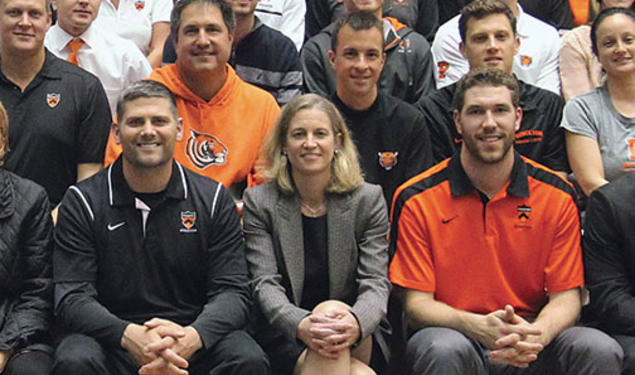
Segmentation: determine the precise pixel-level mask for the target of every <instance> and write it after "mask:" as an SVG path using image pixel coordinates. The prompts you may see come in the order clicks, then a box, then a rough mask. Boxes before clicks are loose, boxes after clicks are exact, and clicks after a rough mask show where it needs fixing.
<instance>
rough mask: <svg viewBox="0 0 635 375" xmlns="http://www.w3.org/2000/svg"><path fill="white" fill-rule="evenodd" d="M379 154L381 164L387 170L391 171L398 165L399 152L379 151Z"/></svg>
mask: <svg viewBox="0 0 635 375" xmlns="http://www.w3.org/2000/svg"><path fill="white" fill-rule="evenodd" d="M377 155H378V156H379V165H381V166H382V167H383V168H384V169H385V170H387V171H389V170H391V169H393V168H394V167H395V165H397V155H399V152H378V153H377Z"/></svg>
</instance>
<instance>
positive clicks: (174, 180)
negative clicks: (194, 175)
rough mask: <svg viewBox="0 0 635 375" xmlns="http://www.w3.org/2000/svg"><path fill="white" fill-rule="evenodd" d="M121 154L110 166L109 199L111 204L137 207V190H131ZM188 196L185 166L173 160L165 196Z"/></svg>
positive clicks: (182, 197)
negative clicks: (124, 173) (126, 178)
mask: <svg viewBox="0 0 635 375" xmlns="http://www.w3.org/2000/svg"><path fill="white" fill-rule="evenodd" d="M121 158H122V157H121V156H119V158H118V159H117V160H116V161H115V162H114V163H112V164H111V165H110V166H109V167H108V171H107V176H108V178H107V179H108V201H109V203H110V205H111V206H132V207H135V192H133V191H132V190H130V187H129V186H128V183H127V182H126V180H125V178H124V176H123V163H122V161H121ZM187 196H188V185H187V179H186V178H185V171H184V170H183V166H182V165H181V164H179V163H177V162H176V161H174V160H173V161H172V176H171V177H170V181H169V182H168V186H167V187H166V189H165V197H166V198H172V199H179V200H184V199H187Z"/></svg>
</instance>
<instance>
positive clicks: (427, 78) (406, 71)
mask: <svg viewBox="0 0 635 375" xmlns="http://www.w3.org/2000/svg"><path fill="white" fill-rule="evenodd" d="M334 29H335V25H334V24H331V25H329V26H328V27H326V28H325V29H324V30H322V31H321V32H320V33H319V34H317V35H315V36H314V37H312V38H311V39H309V40H308V41H307V42H306V43H305V44H304V46H303V47H302V51H301V54H300V60H301V63H302V74H303V77H304V88H305V91H306V92H313V93H316V94H319V95H321V96H324V97H328V96H330V95H332V94H334V93H335V90H336V88H337V79H336V77H335V72H333V68H332V67H331V63H330V62H329V54H328V51H329V50H330V49H331V36H332V35H333V31H334ZM386 30H387V31H388V36H387V37H385V38H384V52H385V53H386V63H385V64H384V69H383V70H382V72H381V76H380V77H379V82H378V83H377V84H378V87H379V89H380V90H381V91H382V92H384V93H386V94H390V95H392V96H395V97H397V98H399V99H402V100H405V101H406V102H408V103H414V102H416V101H417V100H419V99H420V98H421V97H423V96H426V95H427V94H429V93H430V92H432V91H433V90H434V87H435V84H434V70H433V66H432V64H433V59H432V52H431V51H430V44H429V43H428V41H427V40H426V39H425V38H424V37H423V36H421V35H420V34H417V33H416V32H414V31H413V30H412V29H410V28H408V27H407V26H405V25H404V24H402V23H400V22H399V21H397V20H396V19H394V18H390V17H386V18H384V31H386Z"/></svg>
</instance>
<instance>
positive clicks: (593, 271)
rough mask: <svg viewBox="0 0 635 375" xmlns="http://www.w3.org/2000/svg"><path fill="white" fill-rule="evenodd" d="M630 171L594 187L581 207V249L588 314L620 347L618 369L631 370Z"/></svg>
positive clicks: (634, 325)
mask: <svg viewBox="0 0 635 375" xmlns="http://www.w3.org/2000/svg"><path fill="white" fill-rule="evenodd" d="M633 197H635V174H633V173H629V174H627V175H626V176H623V177H621V178H620V179H618V180H616V181H613V182H611V183H610V184H607V185H604V186H603V187H601V188H599V189H597V190H595V191H594V192H593V194H591V197H590V198H589V202H588V205H587V210H586V212H587V213H586V221H585V225H584V237H583V240H582V249H583V253H584V273H585V277H586V287H587V288H588V289H589V292H590V293H591V304H590V305H589V309H588V315H587V318H588V319H589V320H590V321H593V322H596V323H598V324H599V327H600V328H602V329H603V330H604V331H606V332H608V333H610V334H611V335H613V338H615V340H616V341H617V342H618V343H619V344H620V345H621V346H622V349H624V371H623V372H622V373H623V374H633V373H635V293H634V291H635V232H633V228H634V227H635V209H634V207H633V203H632V201H633Z"/></svg>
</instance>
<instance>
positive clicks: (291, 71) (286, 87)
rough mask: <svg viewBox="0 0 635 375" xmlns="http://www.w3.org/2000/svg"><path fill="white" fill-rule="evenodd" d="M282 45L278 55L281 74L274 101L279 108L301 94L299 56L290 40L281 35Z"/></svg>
mask: <svg viewBox="0 0 635 375" xmlns="http://www.w3.org/2000/svg"><path fill="white" fill-rule="evenodd" d="M282 37H283V39H285V40H284V43H280V44H279V46H278V48H279V50H278V53H279V54H280V55H279V56H280V57H279V58H280V60H282V61H280V65H279V69H280V70H279V71H280V74H282V80H281V84H280V87H278V91H277V92H276V100H277V101H278V104H279V105H280V106H282V105H284V104H286V103H287V102H288V101H289V100H291V99H293V98H294V97H296V96H298V95H301V94H302V83H303V82H302V65H301V64H300V55H299V54H298V51H297V49H296V47H295V44H293V42H292V41H291V39H289V38H287V37H286V36H284V35H282Z"/></svg>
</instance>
